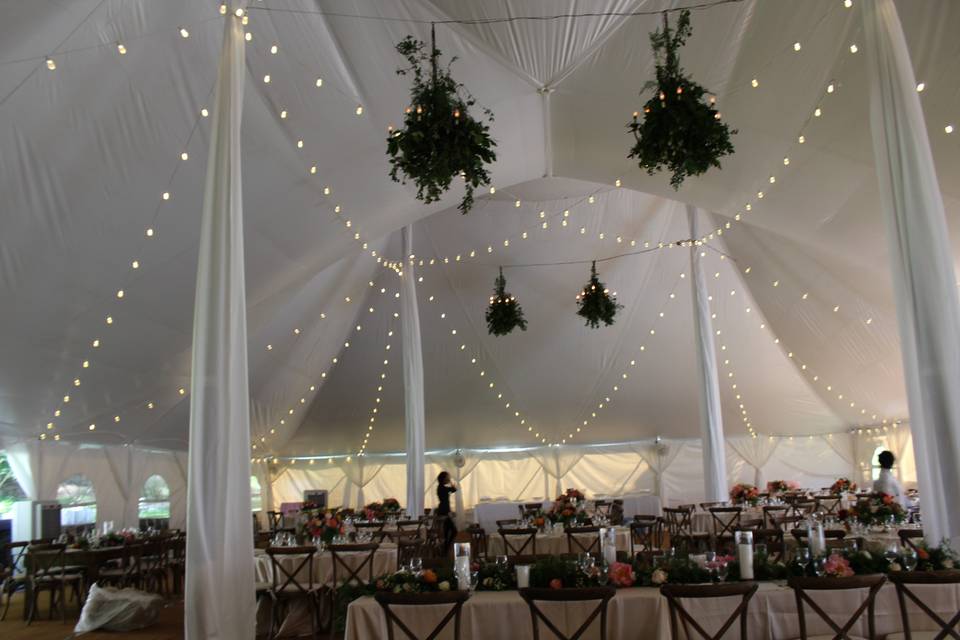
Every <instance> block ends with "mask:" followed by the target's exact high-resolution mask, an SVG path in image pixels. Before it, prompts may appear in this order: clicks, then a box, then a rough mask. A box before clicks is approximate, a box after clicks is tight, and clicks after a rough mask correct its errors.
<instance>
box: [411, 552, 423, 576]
mask: <svg viewBox="0 0 960 640" xmlns="http://www.w3.org/2000/svg"><path fill="white" fill-rule="evenodd" d="M421 571H423V558H421V557H420V556H415V557H413V558H410V573H420V572H421Z"/></svg>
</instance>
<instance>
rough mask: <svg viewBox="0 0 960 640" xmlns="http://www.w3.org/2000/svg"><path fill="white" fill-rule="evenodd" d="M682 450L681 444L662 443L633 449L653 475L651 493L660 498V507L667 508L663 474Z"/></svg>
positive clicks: (655, 442)
mask: <svg viewBox="0 0 960 640" xmlns="http://www.w3.org/2000/svg"><path fill="white" fill-rule="evenodd" d="M682 449H683V444H681V443H679V442H674V443H671V444H668V443H666V442H663V441H659V442H658V441H654V442H651V443H650V444H646V445H641V446H638V447H633V450H634V451H636V452H637V454H638V455H639V456H640V457H641V458H643V461H644V462H646V463H647V466H648V467H650V471H651V472H652V473H653V492H654V494H656V495H657V496H658V497H659V498H660V504H661V506H664V507H666V506H667V489H666V484H665V483H664V482H663V474H664V473H665V472H666V470H667V469H668V468H669V467H670V465H671V464H673V461H674V460H676V459H677V456H678V455H679V454H680V451H681V450H682Z"/></svg>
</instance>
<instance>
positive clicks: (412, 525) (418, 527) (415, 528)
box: [397, 520, 423, 536]
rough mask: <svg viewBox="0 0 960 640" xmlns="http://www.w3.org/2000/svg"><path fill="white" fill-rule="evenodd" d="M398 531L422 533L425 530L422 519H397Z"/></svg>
mask: <svg viewBox="0 0 960 640" xmlns="http://www.w3.org/2000/svg"><path fill="white" fill-rule="evenodd" d="M397 531H402V532H404V533H415V534H416V535H418V536H419V535H420V534H421V533H422V532H423V521H422V520H397Z"/></svg>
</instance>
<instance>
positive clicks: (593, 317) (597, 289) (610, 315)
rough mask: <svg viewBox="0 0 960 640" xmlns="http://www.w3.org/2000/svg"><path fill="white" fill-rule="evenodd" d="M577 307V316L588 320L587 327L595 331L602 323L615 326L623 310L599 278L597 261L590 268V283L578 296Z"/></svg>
mask: <svg viewBox="0 0 960 640" xmlns="http://www.w3.org/2000/svg"><path fill="white" fill-rule="evenodd" d="M577 306H578V309H577V315H580V316H582V317H584V318H586V320H587V324H586V326H588V327H593V328H594V329H596V328H597V327H599V326H600V322H601V321H602V322H603V323H604V324H605V325H607V326H610V325H611V324H613V319H614V316H616V315H617V310H618V309H622V308H623V305H622V304H617V301H616V299H615V298H613V297H611V296H610V290H609V289H607V288H606V287H604V285H603V283H602V282H600V279H599V278H598V277H597V262H596V261H594V262H593V264H592V265H591V266H590V282H588V283H587V286H585V287H584V288H583V291H581V292H580V293H578V294H577Z"/></svg>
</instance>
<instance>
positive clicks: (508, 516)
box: [473, 500, 552, 535]
mask: <svg viewBox="0 0 960 640" xmlns="http://www.w3.org/2000/svg"><path fill="white" fill-rule="evenodd" d="M531 502H533V501H532V500H531ZM524 504H525V503H523V502H515V501H509V502H508V501H498V502H479V503H477V505H476V506H475V507H474V508H473V521H474V522H476V523H477V524H479V525H480V526H481V527H483V530H484V531H486V532H487V533H488V534H490V535H492V534H495V533H496V532H497V520H516V519H517V518H519V517H520V507H522V506H523V505H524ZM548 504H552V503H551V502H549V501H548V502H545V503H544V505H548ZM544 508H546V507H544Z"/></svg>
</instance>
